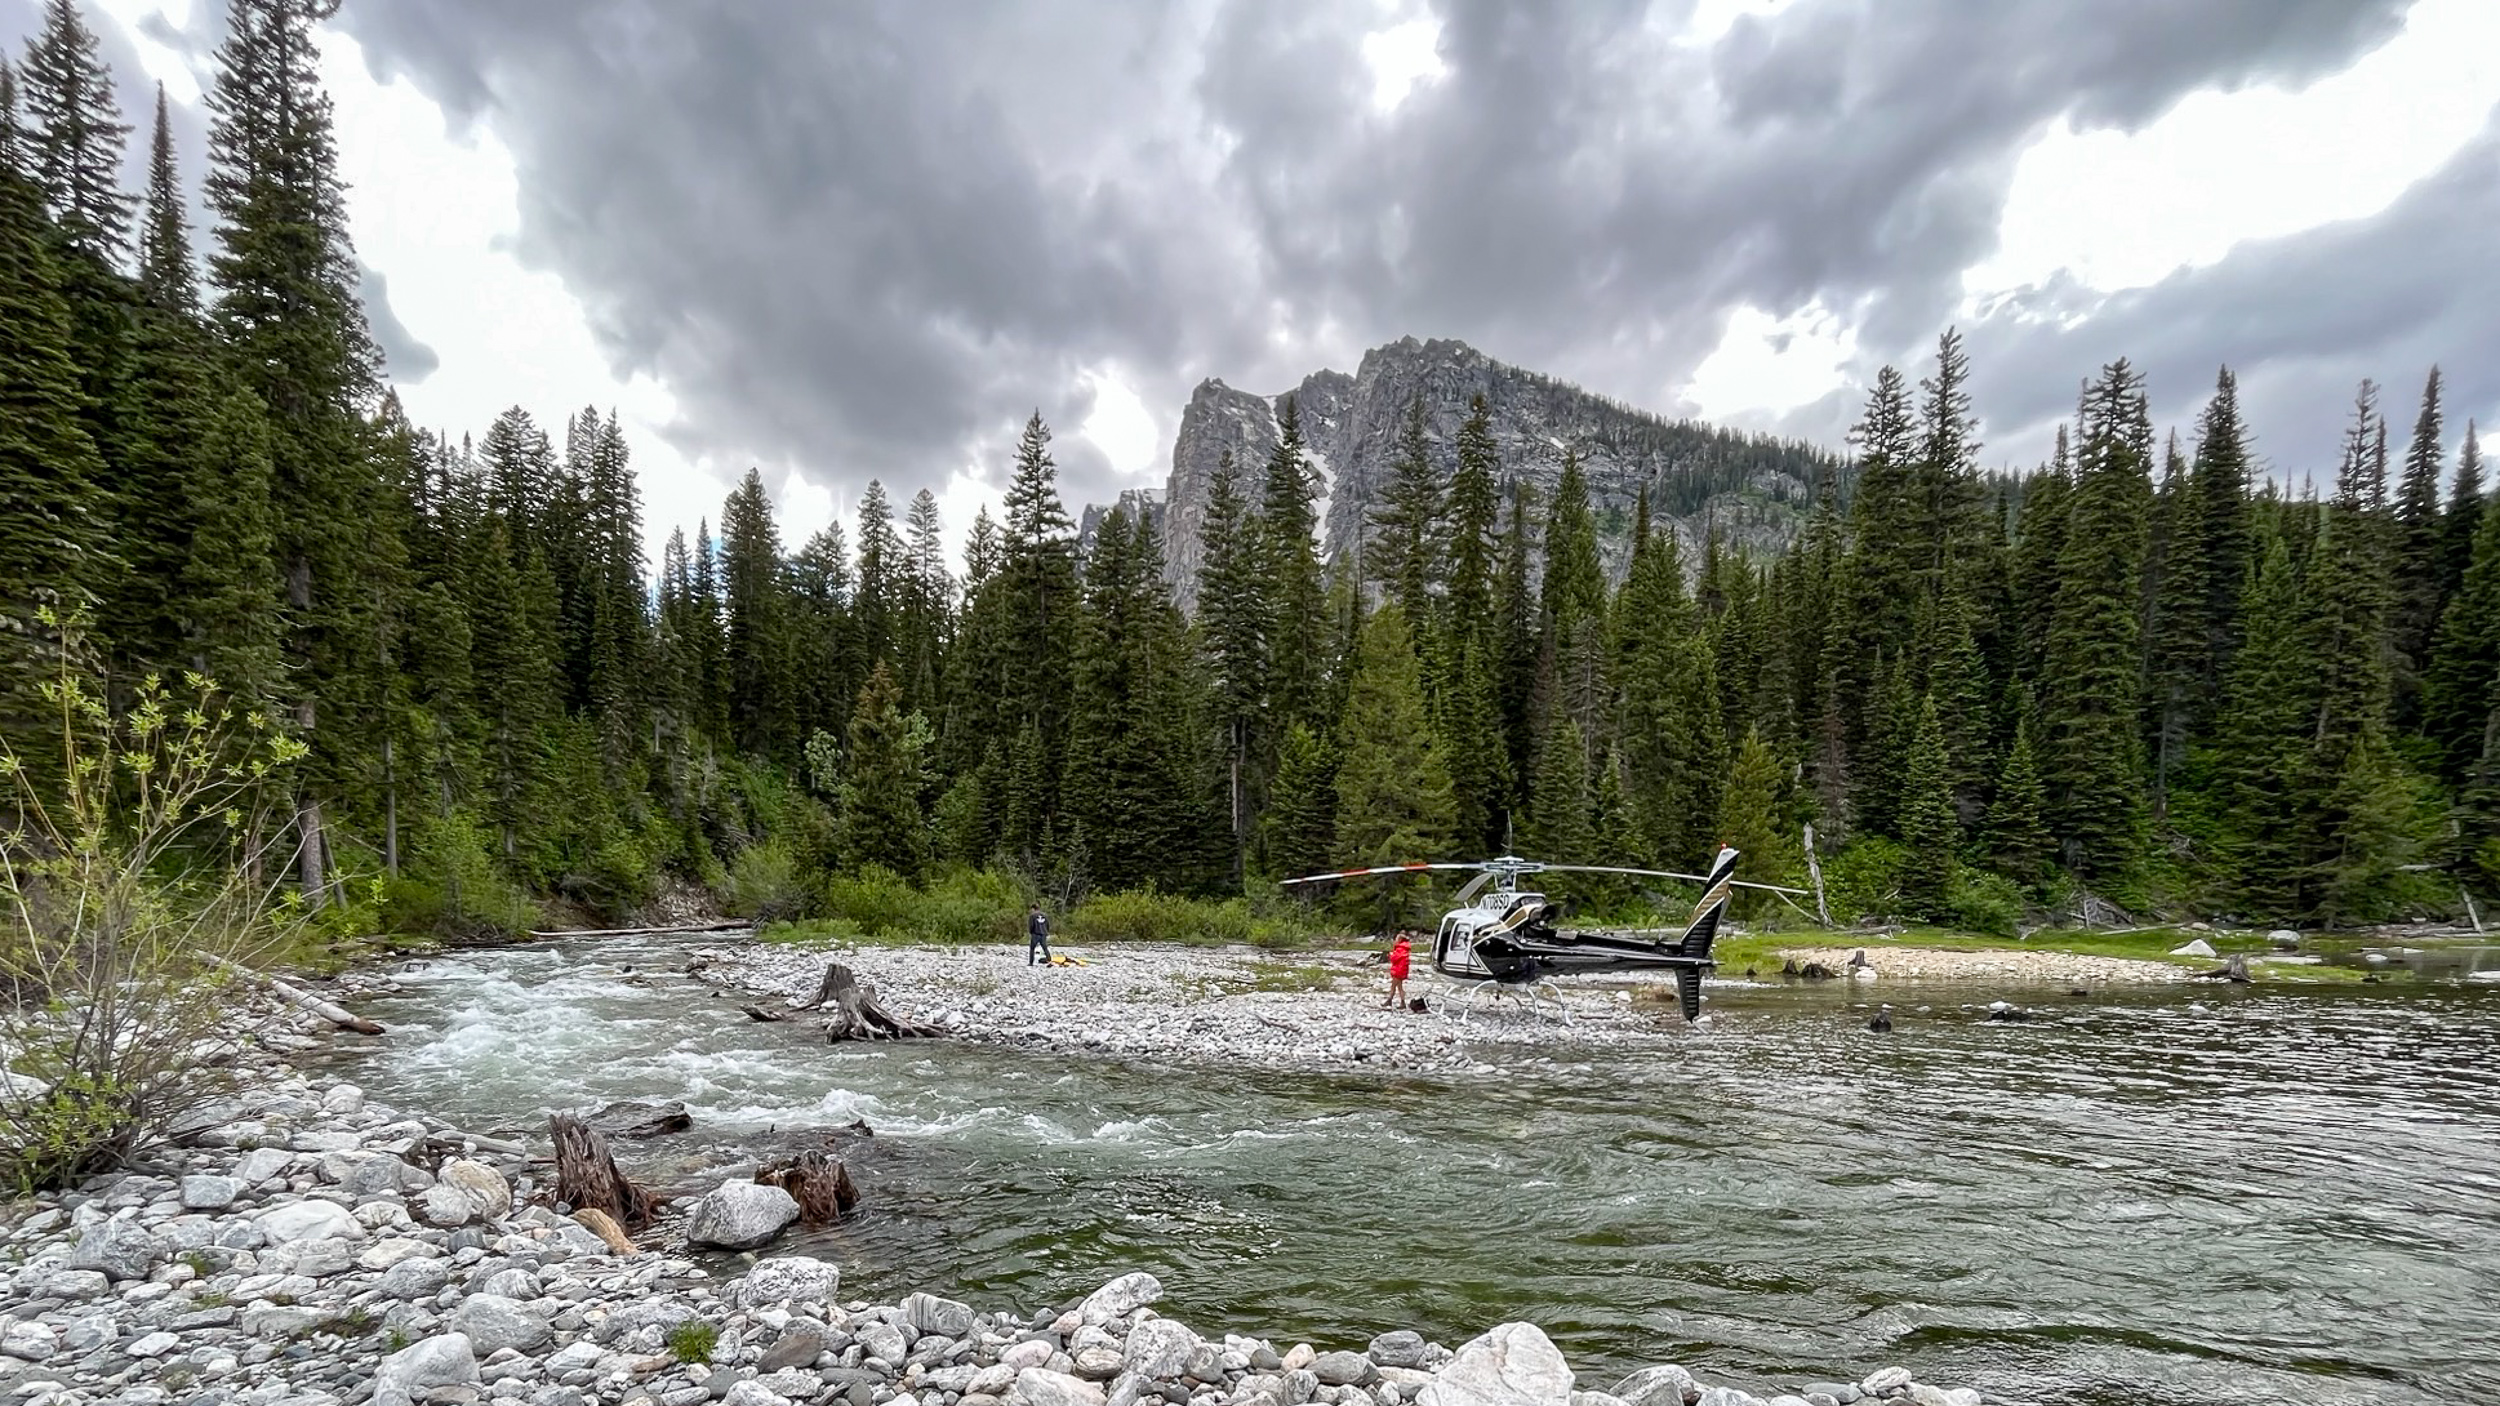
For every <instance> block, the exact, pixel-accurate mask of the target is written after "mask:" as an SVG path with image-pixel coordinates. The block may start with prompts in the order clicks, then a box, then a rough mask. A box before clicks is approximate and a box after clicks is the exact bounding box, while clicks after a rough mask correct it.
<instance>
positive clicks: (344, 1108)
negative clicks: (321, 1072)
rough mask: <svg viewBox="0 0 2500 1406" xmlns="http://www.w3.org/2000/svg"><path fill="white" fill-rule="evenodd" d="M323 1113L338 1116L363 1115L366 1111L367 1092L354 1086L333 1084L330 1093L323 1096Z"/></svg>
mask: <svg viewBox="0 0 2500 1406" xmlns="http://www.w3.org/2000/svg"><path fill="white" fill-rule="evenodd" d="M321 1111H322V1112H324V1113H338V1114H352V1113H362V1112H364V1111H365V1091H364V1090H362V1089H360V1088H357V1087H356V1086H355V1085H354V1084H332V1085H331V1086H330V1091H329V1092H328V1093H326V1094H323V1095H322V1096H321Z"/></svg>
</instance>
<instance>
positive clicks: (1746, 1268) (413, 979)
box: [339, 941, 2500, 1406]
mask: <svg viewBox="0 0 2500 1406" xmlns="http://www.w3.org/2000/svg"><path fill="white" fill-rule="evenodd" d="M1109 960H1114V961H1116V960H1117V957H1116V955H1113V956H1111V957H1110V958H1109ZM678 962H682V957H681V955H680V949H676V948H673V947H671V946H669V945H667V943H665V942H662V941H650V942H634V943H622V944H620V943H614V942H611V943H609V944H607V945H602V946H588V945H564V946H554V947H537V948H529V949H514V950H506V951H500V952H493V953H480V954H470V955H464V956H461V957H457V958H447V959H443V960H438V961H430V962H424V963H419V964H415V965H412V967H411V968H410V970H409V972H408V973H407V975H406V977H405V978H404V979H405V981H406V984H407V988H408V989H407V992H406V994H404V995H400V996H396V997H392V998H389V999H387V1000H381V1001H376V1002H374V1003H372V1004H371V1006H370V1007H369V1009H370V1013H371V1014H373V1015H374V1016H375V1017H376V1018H377V1019H380V1020H382V1021H384V1022H386V1023H388V1024H391V1025H392V1026H393V1029H392V1033H391V1034H390V1035H389V1037H388V1038H387V1039H386V1040H383V1041H377V1042H374V1043H373V1044H371V1045H370V1046H365V1047H363V1052H362V1053H360V1054H357V1055H353V1056H349V1057H346V1060H345V1063H344V1067H342V1068H341V1069H340V1071H339V1072H340V1073H342V1074H344V1075H347V1076H348V1077H352V1078H354V1079H356V1080H357V1081H358V1082H360V1083H362V1084H363V1085H364V1086H365V1087H366V1088H367V1089H368V1090H370V1091H371V1092H372V1093H373V1094H374V1095H375V1096H376V1097H377V1098H382V1099H384V1100H386V1101H391V1102H397V1103H400V1104H403V1105H406V1106H411V1107H419V1108H424V1109H427V1110H429V1111H432V1112H435V1113H438V1114H441V1115H443V1116H445V1117H448V1118H451V1119H453V1120H455V1121H458V1122H461V1123H463V1124H464V1125H465V1126H469V1127H472V1128H478V1129H486V1128H491V1127H496V1126H517V1125H526V1124H540V1123H543V1119H544V1116H545V1110H548V1109H551V1108H578V1107H584V1106H591V1105H595V1104H598V1103H601V1102H605V1101H607V1100H610V1099H615V1098H625V1097H664V1098H679V1099H683V1100H684V1101H685V1102H686V1103H687V1105H688V1106H689V1107H690V1108H691V1109H692V1110H693V1111H694V1114H695V1118H696V1130H695V1131H694V1132H693V1133H690V1134H686V1135H682V1136H681V1137H678V1138H674V1139H664V1140H662V1141H661V1142H658V1143H651V1144H637V1145H633V1146H630V1147H628V1148H625V1149H623V1156H624V1159H625V1160H626V1161H627V1162H628V1163H629V1165H633V1166H636V1167H641V1168H649V1169H650V1170H651V1172H652V1174H653V1175H654V1177H655V1179H658V1180H661V1181H669V1180H672V1179H677V1177H679V1176H682V1175H687V1174H690V1173H691V1170H692V1168H693V1167H694V1166H695V1165H696V1164H697V1163H698V1162H700V1161H701V1159H702V1158H703V1157H704V1156H705V1155H706V1152H707V1149H711V1148H716V1147H718V1146H719V1145H720V1144H721V1143H722V1142H724V1141H725V1140H734V1139H736V1138H739V1137H747V1138H755V1137H756V1136H757V1135H759V1134H762V1133H764V1132H765V1130H766V1129H768V1128H778V1129H780V1130H783V1131H785V1132H786V1131H788V1130H790V1129H793V1128H808V1127H817V1126H824V1125H831V1124H839V1123H846V1122H849V1121H850V1120H852V1119H854V1118H865V1119H867V1120H868V1122H869V1123H870V1124H872V1125H873V1126H874V1128H875V1129H876V1134H877V1136H876V1138H875V1139H874V1142H873V1144H872V1145H871V1147H870V1148H868V1149H866V1150H863V1151H861V1152H858V1153H856V1154H854V1155H853V1160H852V1165H853V1170H854V1175H855V1176H857V1177H858V1178H859V1180H860V1181H861V1183H862V1186H863V1190H864V1191H865V1193H866V1195H867V1198H868V1204H869V1206H870V1207H871V1208H872V1209H871V1210H870V1211H869V1212H868V1213H867V1214H865V1215H864V1216H862V1217H861V1218H859V1219H858V1220H857V1221H856V1222H855V1223H853V1224H847V1225H844V1226H842V1227H840V1228H838V1229H836V1230H833V1231H829V1232H824V1233H822V1234H820V1235H818V1236H816V1237H815V1243H813V1244H808V1243H806V1242H803V1241H801V1242H793V1241H788V1240H785V1241H784V1242H783V1243H782V1248H785V1249H799V1248H804V1249H806V1250H808V1251H809V1252H812V1253H817V1254H823V1255H827V1256H828V1257H832V1258H836V1259H838V1260H839V1261H840V1262H841V1264H842V1266H843V1270H844V1276H845V1279H844V1282H845V1287H846V1290H847V1291H850V1292H856V1293H858V1294H861V1295H863V1296H875V1297H883V1296H889V1295H897V1294H901V1293H904V1292H908V1291H909V1290H912V1289H917V1288H928V1289H934V1290H938V1291H941V1292H947V1293H951V1294H954V1295H957V1296H960V1297H965V1298H968V1299H970V1300H972V1301H974V1302H975V1303H979V1304H986V1305H991V1306H1000V1307H1005V1306H1016V1307H1021V1308H1032V1307H1039V1306H1043V1305H1046V1304H1050V1303H1055V1302H1058V1301H1060V1300H1062V1299H1064V1298H1066V1297H1068V1296H1070V1295H1073V1294H1075V1293H1078V1292H1081V1291H1083V1290H1085V1289H1087V1288H1090V1287H1092V1286H1093V1285H1094V1284H1096V1283H1099V1282H1100V1281H1101V1280H1102V1279H1104V1278H1105V1277H1107V1276H1108V1275H1110V1274H1111V1273H1113V1272H1115V1271H1118V1270H1123V1269H1130V1268H1144V1269H1150V1270H1152V1271H1153V1272H1154V1273H1155V1274H1156V1275H1157V1276H1158V1277H1159V1278H1161V1279H1162V1281H1163V1283H1164V1285H1165V1287H1166V1290H1167V1294H1168V1300H1169V1301H1168V1302H1167V1304H1166V1305H1165V1306H1166V1307H1167V1308H1168V1309H1170V1310H1171V1311H1172V1312H1174V1313H1175V1314H1176V1315H1178V1316H1181V1317H1183V1318H1184V1319H1185V1320H1186V1321H1188V1322H1189V1323H1191V1324H1192V1325H1193V1326H1195V1327H1198V1328H1200V1329H1201V1330H1202V1331H1218V1330H1224V1329H1232V1330H1238V1331H1249V1332H1256V1333H1261V1334H1270V1335H1274V1336H1278V1337H1281V1338H1284V1339H1287V1340H1292V1339H1308V1340H1311V1341H1313V1342H1315V1343H1319V1344H1321V1345H1323V1346H1327V1345H1349V1346H1360V1345H1361V1343H1362V1342H1363V1341H1365V1340H1367V1339H1368V1338H1369V1337H1370V1336H1371V1335H1372V1334H1373V1333H1375V1332H1378V1331H1381V1330H1385V1329H1387V1328H1392V1327H1414V1328H1417V1329H1419V1330H1422V1331H1424V1332H1425V1333H1426V1334H1427V1335H1428V1336H1432V1337H1436V1338H1438V1339H1440V1340H1441V1341H1443V1342H1448V1343H1451V1344H1456V1343H1457V1342H1460V1341H1463V1340H1464V1339H1465V1338H1467V1337H1469V1336H1472V1335H1473V1334H1474V1333H1476V1332H1478V1331H1481V1330H1482V1329H1483V1328H1485V1327H1488V1326H1490V1325H1491V1324H1493V1323H1496V1322H1500V1321H1503V1320H1505V1319H1510V1318H1528V1319H1531V1320H1534V1321H1536V1322H1538V1323H1541V1324H1543V1325H1545V1326H1546V1328H1547V1330H1548V1331H1549V1332H1552V1333H1553V1334H1554V1336H1555V1337H1556V1338H1557V1340H1559V1341H1560V1342H1561V1343H1562V1345H1563V1347H1564V1349H1565V1351H1566V1352H1567V1353H1568V1354H1569V1355H1570V1357H1571V1359H1572V1362H1573V1365H1574V1366H1575V1367H1577V1368H1578V1369H1579V1370H1580V1372H1581V1374H1582V1377H1583V1380H1584V1382H1594V1381H1598V1380H1599V1379H1602V1378H1605V1377H1606V1376H1607V1374H1608V1373H1609V1372H1611V1371H1614V1370H1617V1369H1628V1368H1631V1367H1635V1366H1639V1365H1643V1364H1645V1363H1649V1362H1654V1361H1678V1362H1683V1363H1686V1364H1688V1365H1694V1366H1697V1367H1703V1368H1707V1369H1709V1370H1710V1371H1711V1372H1713V1373H1715V1374H1717V1375H1718V1376H1720V1377H1724V1378H1729V1379H1733V1380H1737V1381H1740V1382H1745V1381H1749V1382H1752V1383H1754V1384H1756V1385H1758V1386H1777V1387H1781V1388H1782V1389H1790V1390H1793V1389H1794V1388H1795V1387H1796V1385H1797V1384H1799V1383H1800V1382H1803V1381H1806V1380H1811V1379H1817V1378H1854V1377H1855V1376H1859V1375H1863V1374H1864V1373H1866V1372H1868V1371H1871V1370H1873V1369H1874V1368H1876V1367H1879V1366H1885V1365H1890V1364H1894V1363H1899V1364H1902V1365H1905V1366H1909V1367H1911V1368H1913V1369H1914V1370H1915V1371H1916V1372H1917V1375H1918V1377H1919V1379H1920V1380H1922V1381H1930V1382H1940V1383H1945V1384H1952V1385H1971V1386H1977V1387H1979V1388H1981V1389H1982V1390H1983V1391H1985V1392H1987V1393H1988V1394H1989V1395H1990V1396H1991V1397H1993V1398H1998V1399H2013V1400H2040V1401H2077V1402H2091V1403H2110V1404H2111V1406H2115V1403H2120V1402H2127V1403H2160V1404H2161V1406H2171V1404H2172V1403H2178V1404H2180V1406H2184V1403H2207V1402H2210V1403H2216V1406H2221V1404H2222V1403H2229V1404H2230V1406H2246V1403H2258V1402H2265V1403H2273V1402H2280V1403H2286V1404H2287V1406H2288V1404H2289V1403H2300V1406H2319V1404H2320V1403H2340V1402H2353V1403H2360V1402H2371V1403H2382V1402H2384V1403H2430V1402H2446V1401H2452V1400H2457V1399H2463V1398H2466V1397H2471V1396H2486V1397H2487V1396H2489V1395H2491V1394H2492V1393H2493V1392H2495V1391H2500V1367H2495V1366H2494V1365H2493V1364H2494V1361H2495V1359H2496V1358H2500V1118H2495V1112H2500V1109H2496V1108H2495V1097H2494V1096H2495V1093H2500V989H2495V988H2493V987H2490V986H2476V985H2459V984H2445V983H2423V984H2420V985H2409V986H2398V987H2342V988H2325V989H2319V990H2309V991H2287V990H2285V989H2283V988H2280V987H2272V988H2269V987H2258V988H2238V989H2230V988H2225V989H2219V990H2208V989H2203V988H2198V989H2195V990H2193V991H2182V990H2177V989H2168V990H2158V991H2148V992H2142V993H2124V992H2111V993H2108V994H2106V995H2103V996H2099V997H2096V998H2094V999H2090V1000H2068V999H2065V998H2058V999H2057V1000H2055V1001H2054V1002H2052V1003H2049V1004H2048V1005H2047V1006H2046V1008H2045V1013H2047V1014H2049V1015H2052V1016H2053V1017H2054V1018H2053V1019H2047V1020H2042V1021H2037V1022H2034V1023H2030V1024H2014V1025H1990V1024H1982V1023H1979V1022H1978V1021H1977V1020H1976V1018H1975V1016H1976V1013H1975V1012H1974V1011H1973V1010H1972V1009H1970V1008H1969V1007H1967V1006H1965V1005H1964V1004H1963V1003H1964V1002H1965V1001H1967V1000H1969V999H1970V998H1969V996H1968V995H1967V994H1965V993H1961V992H1955V991H1947V990H1941V989H1931V990H1927V991H1923V992H1921V991H1911V990H1907V989H1904V988H1901V987H1898V986H1894V987H1891V988H1889V989H1887V990H1886V991H1885V992H1884V993H1883V994H1884V996H1885V998H1886V999H1888V1000H1890V1001H1892V1002H1894V1003H1895V1005H1896V1012H1895V1013H1896V1016H1897V1017H1898V1019H1899V1028H1898V1030H1897V1032H1896V1033H1895V1034H1893V1035H1892V1036H1890V1037H1883V1036H1878V1035H1874V1034H1871V1033H1869V1032H1868V1031H1866V1030H1865V1029H1864V1028H1863V1027H1864V1019H1865V1012H1864V1011H1863V1010H1862V1009H1859V1008H1856V1007H1854V1006H1853V1005H1852V1004H1851V1002H1852V1001H1853V1000H1862V999H1863V997H1862V996H1853V995H1852V994H1850V993H1843V992H1836V991H1832V990H1829V989H1823V990H1817V991H1806V990H1781V989H1766V988H1746V987H1741V986H1726V987H1715V988H1714V994H1713V1002H1714V1005H1713V1009H1714V1010H1715V1011H1716V1012H1717V1016H1716V1019H1715V1020H1714V1021H1713V1022H1712V1023H1711V1025H1710V1026H1709V1027H1708V1028H1706V1029H1703V1030H1698V1031H1694V1032H1692V1033H1691V1035H1690V1036H1689V1037H1688V1038H1687V1039H1685V1040H1684V1041H1683V1043H1682V1045H1681V1047H1680V1048H1679V1050H1678V1051H1677V1052H1676V1053H1675V1054H1674V1055H1673V1056H1672V1057H1668V1058H1660V1057H1658V1056H1656V1055H1655V1054H1640V1055H1633V1054H1630V1053H1628V1052H1627V1053H1625V1054H1622V1055H1612V1054H1598V1055H1594V1056H1588V1057H1578V1056H1571V1057H1558V1058H1556V1059H1555V1060H1554V1061H1553V1062H1551V1063H1550V1064H1549V1063H1543V1062H1537V1061H1527V1062H1521V1061H1518V1060H1517V1059H1516V1058H1515V1056H1512V1057H1505V1056H1502V1055H1498V1054H1497V1055H1495V1056H1493V1057H1494V1058H1496V1059H1504V1058H1508V1059H1509V1060H1510V1063H1511V1064H1512V1065H1513V1067H1511V1068H1509V1069H1507V1070H1506V1072H1504V1073H1503V1074H1502V1075H1500V1076H1499V1077H1496V1078H1489V1079H1479V1080H1462V1081H1457V1082H1443V1081H1439V1080H1427V1079H1410V1080H1395V1079H1384V1078H1378V1077H1372V1078H1359V1077H1344V1078H1329V1077H1313V1076H1301V1077H1293V1076H1283V1075H1273V1074H1254V1073H1247V1072H1239V1073H1236V1072H1226V1071H1222V1070H1215V1071H1201V1072H1186V1073H1176V1072H1173V1071H1170V1070H1165V1069H1144V1068H1138V1067H1128V1066H1122V1065H1118V1064H1112V1063H1106V1062H1103V1061H1101V1060H1098V1059H1089V1058H1082V1057H1075V1056H1059V1055H1046V1054H1036V1053H1026V1052H1014V1051H1007V1050H1000V1049H993V1048H988V1047H982V1046H973V1045H958V1044H953V1043H947V1042H931V1043H927V1044H908V1045H879V1046H842V1047H827V1046H825V1045H823V1044H820V1043H813V1042H811V1041H810V1039H809V1038H808V1037H809V1035H810V1033H811V1032H810V1030H809V1028H808V1027H806V1026H804V1025H798V1024H785V1025H757V1024H753V1023H750V1022H748V1021H746V1020H744V1019H742V1018H740V1016H739V1015H738V1013H737V1010H736V1008H735V1004H734V1003H733V1002H731V1001H728V1000H724V999H713V998H709V996H708V993H707V992H706V991H705V990H704V989H703V988H701V987H699V986H697V985H696V984H695V983H693V982H691V981H688V980H686V979H683V978H680V977H676V976H671V975H664V974H662V973H665V972H667V971H668V970H669V968H670V967H671V965H672V964H673V963H678ZM624 966H631V967H632V968H633V969H635V970H636V971H637V972H640V973H645V975H640V976H633V977H628V976H626V975H624V974H623V973H622V972H621V971H620V967H624ZM1348 999H1353V998H1351V997H1349V998H1348ZM1922 1001H1924V1002H1927V1003H1929V1004H1930V1006H1931V1009H1928V1010H1926V1011H1925V1012H1923V1013H1922V1012H1921V1011H1920V1010H1918V1009H1917V1007H1918V1005H1919V1003H1920V1002H1922ZM670 1144H678V1145H679V1146H677V1147H676V1148H674V1149H672V1148H671V1146H670Z"/></svg>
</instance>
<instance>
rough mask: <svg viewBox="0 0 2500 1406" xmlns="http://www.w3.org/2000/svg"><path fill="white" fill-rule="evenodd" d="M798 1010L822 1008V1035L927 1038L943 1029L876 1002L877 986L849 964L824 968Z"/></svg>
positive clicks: (867, 1038)
mask: <svg viewBox="0 0 2500 1406" xmlns="http://www.w3.org/2000/svg"><path fill="white" fill-rule="evenodd" d="M799 1009H800V1010H815V1011H825V1012H826V1013H827V1015H826V1020H825V1038H826V1039H827V1040H832V1041H841V1040H910V1039H927V1038H929V1037H932V1036H936V1035H940V1034H943V1033H945V1032H943V1031H941V1030H939V1029H938V1028H937V1027H936V1026H934V1025H922V1024H920V1023H919V1022H917V1021H910V1020H905V1019H903V1018H902V1017H901V1016H898V1015H895V1014H894V1013H893V1012H891V1011H888V1010H887V1009H885V1007H883V1006H880V1005H878V1004H877V989H876V988H875V987H873V986H870V985H868V984H866V983H865V982H862V981H861V980H860V979H859V978H858V977H857V976H856V975H854V974H853V973H852V971H851V969H850V968H849V967H846V966H844V965H843V964H841V963H840V962H834V963H832V964H830V965H828V966H827V967H826V968H825V980H824V984H823V985H821V986H819V987H817V988H816V999H815V1000H813V1001H810V1002H808V1003H807V1004H806V1005H804V1006H801V1007H799Z"/></svg>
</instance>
